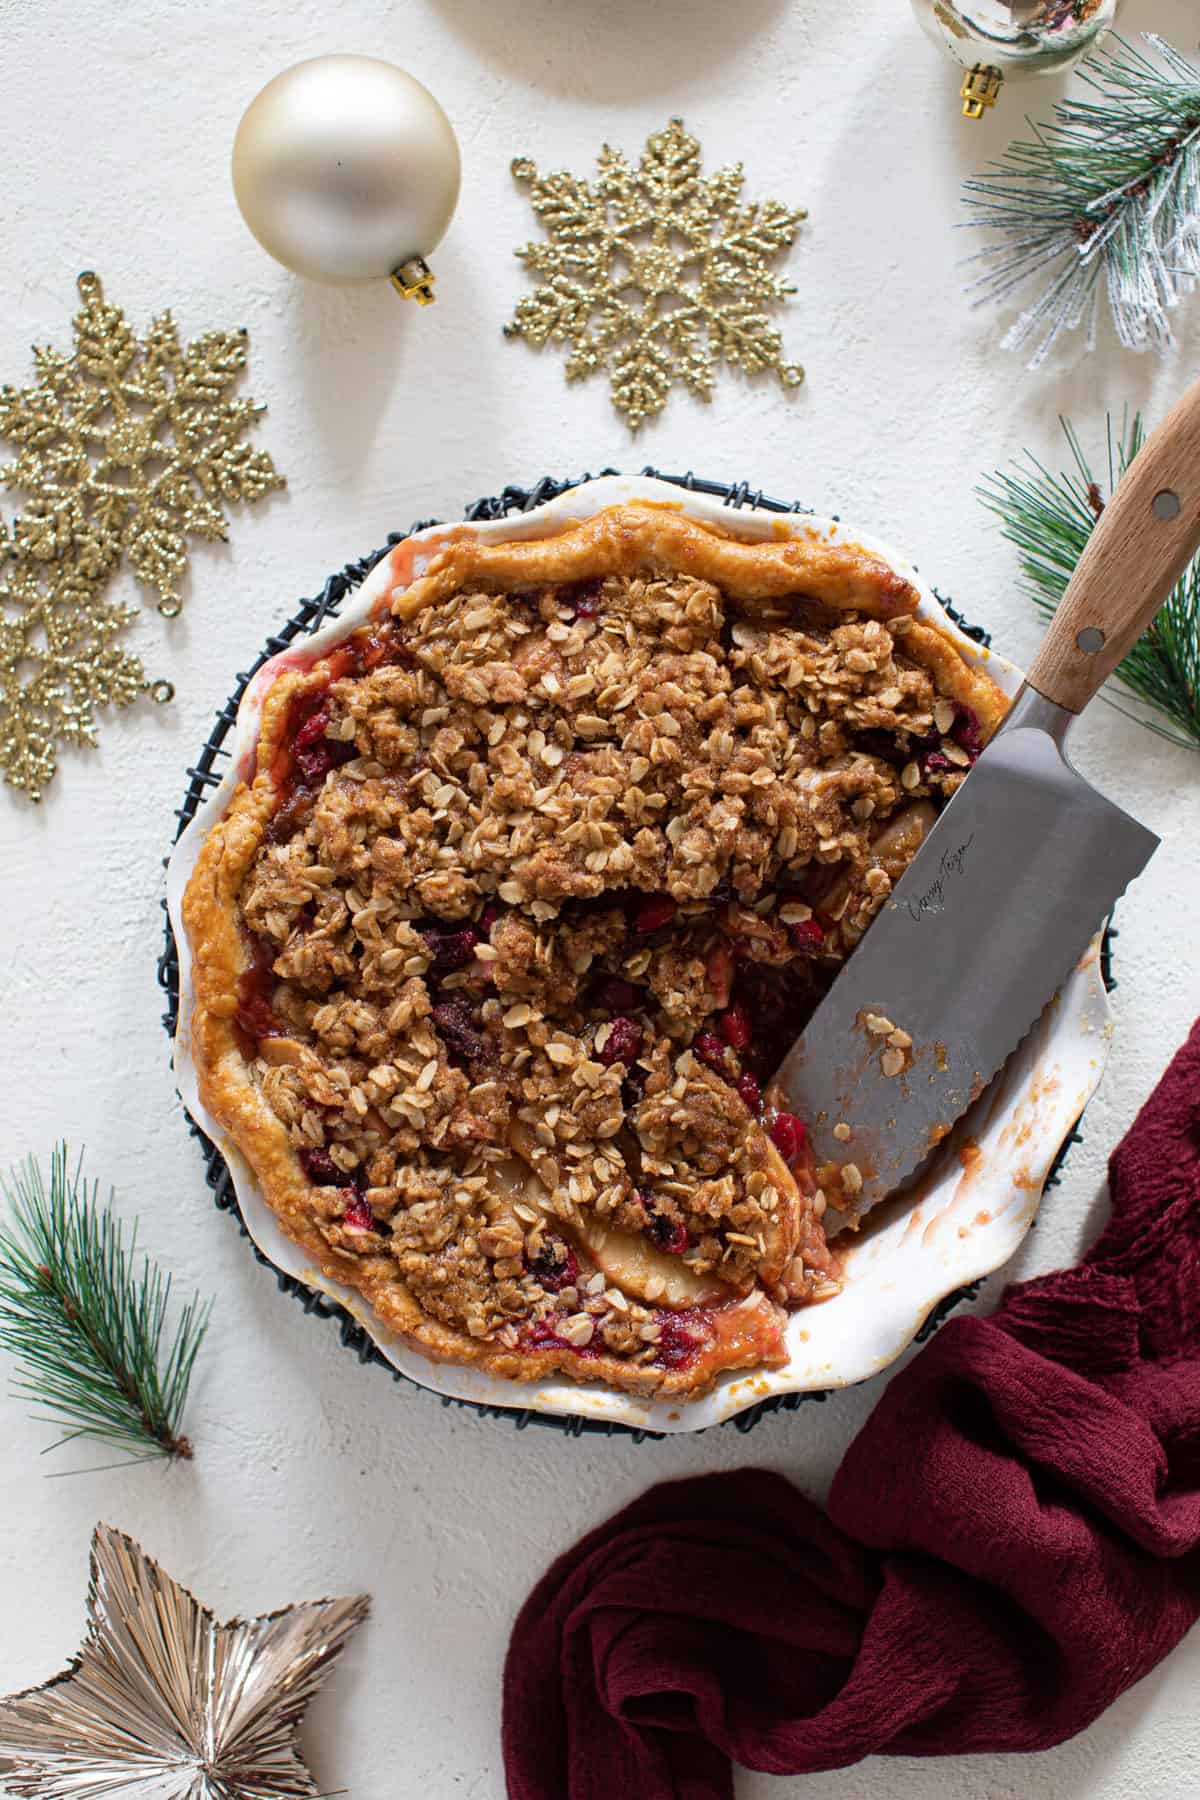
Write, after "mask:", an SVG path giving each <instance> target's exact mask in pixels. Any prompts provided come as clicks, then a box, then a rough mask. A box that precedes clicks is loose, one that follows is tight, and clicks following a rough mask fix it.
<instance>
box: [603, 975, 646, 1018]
mask: <svg viewBox="0 0 1200 1800" xmlns="http://www.w3.org/2000/svg"><path fill="white" fill-rule="evenodd" d="M640 998H641V996H640V994H639V993H638V990H637V988H635V987H634V985H633V983H632V981H622V980H621V977H620V976H619V975H608V976H606V977H605V978H604V980H603V981H600V982H598V983H597V985H596V990H595V992H594V994H593V995H592V1005H593V1006H598V1007H600V1008H602V1010H603V1011H604V1012H606V1013H608V1014H609V1016H610V1017H612V1016H613V1015H614V1014H615V1013H629V1012H632V1011H633V1009H634V1007H635V1006H636V1005H637V1004H638V1001H639V1000H640Z"/></svg>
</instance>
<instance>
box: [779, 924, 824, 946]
mask: <svg viewBox="0 0 1200 1800" xmlns="http://www.w3.org/2000/svg"><path fill="white" fill-rule="evenodd" d="M788 937H789V938H790V939H791V942H792V948H793V950H800V951H803V952H804V953H805V954H806V955H815V954H816V953H817V951H819V950H820V949H821V948H822V946H823V945H824V943H825V927H824V926H823V925H822V924H821V922H820V921H819V920H818V919H805V920H803V921H802V923H800V924H798V925H789V927H788Z"/></svg>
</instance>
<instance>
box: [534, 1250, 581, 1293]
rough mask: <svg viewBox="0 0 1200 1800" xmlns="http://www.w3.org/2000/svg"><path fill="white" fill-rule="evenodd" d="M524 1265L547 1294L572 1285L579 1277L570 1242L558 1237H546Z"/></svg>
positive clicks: (577, 1262)
mask: <svg viewBox="0 0 1200 1800" xmlns="http://www.w3.org/2000/svg"><path fill="white" fill-rule="evenodd" d="M525 1266H526V1268H527V1269H528V1270H529V1273H530V1274H531V1275H535V1276H536V1277H537V1279H538V1280H539V1281H540V1282H541V1284H542V1286H543V1287H544V1288H545V1290H546V1292H547V1293H548V1294H558V1293H561V1292H562V1290H563V1288H567V1287H574V1286H575V1283H576V1282H577V1281H578V1279H579V1260H578V1258H577V1257H576V1255H575V1252H574V1251H573V1250H572V1248H571V1246H570V1244H568V1243H565V1242H564V1240H563V1239H562V1238H560V1237H548V1238H547V1239H546V1240H545V1242H544V1243H543V1245H542V1247H541V1249H540V1250H539V1251H538V1253H537V1255H536V1256H535V1257H533V1258H531V1259H527V1260H526V1264H525Z"/></svg>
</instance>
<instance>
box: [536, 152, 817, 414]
mask: <svg viewBox="0 0 1200 1800" xmlns="http://www.w3.org/2000/svg"><path fill="white" fill-rule="evenodd" d="M597 164H598V174H597V177H596V180H595V182H594V183H589V182H588V181H585V180H584V179H582V178H581V177H579V176H575V175H572V174H570V173H569V172H568V171H567V170H565V169H563V170H559V171H558V172H557V173H556V174H551V175H539V174H538V171H537V169H536V167H535V165H534V164H533V163H532V162H530V161H529V160H528V159H527V158H523V157H519V158H517V160H516V161H515V162H514V163H513V165H512V172H513V175H514V176H515V177H516V179H517V180H518V181H520V182H524V183H527V184H528V185H529V188H530V200H531V203H532V206H533V210H534V211H535V213H537V215H538V217H539V218H540V219H541V221H542V223H543V225H544V226H545V228H546V231H547V232H548V234H549V235H548V237H547V238H546V239H544V240H542V241H540V242H538V243H530V244H526V245H524V246H523V247H522V248H521V249H520V250H518V251H517V255H518V256H519V257H520V259H521V260H522V262H524V263H526V264H527V265H528V267H529V268H530V269H531V270H533V272H534V273H535V274H536V275H538V276H539V277H541V285H540V286H539V287H538V288H537V289H536V290H535V291H534V292H533V293H532V294H529V295H526V297H525V298H524V299H522V300H520V301H519V302H518V303H517V309H516V314H515V316H514V317H513V319H512V321H511V322H510V323H509V324H508V325H506V326H505V328H504V329H505V334H506V335H507V336H509V337H524V338H527V339H528V340H529V342H530V343H531V344H536V345H538V346H541V345H543V344H546V343H554V344H571V345H573V346H574V349H573V353H572V355H571V356H570V357H569V358H568V361H567V365H566V374H567V379H568V381H579V380H582V379H584V378H585V377H586V376H588V375H592V374H595V373H596V371H597V370H600V369H604V370H607V371H608V374H609V380H610V385H611V389H612V399H613V405H614V406H615V407H616V408H617V409H618V411H619V412H622V413H624V414H625V417H626V419H627V421H628V423H629V425H630V427H631V429H633V430H634V431H636V430H637V429H638V427H639V426H640V425H642V424H643V423H644V422H645V420H647V419H649V418H653V417H654V415H655V414H656V413H659V412H661V411H662V409H663V406H664V404H665V403H666V398H667V395H668V393H669V391H670V389H671V388H672V386H673V385H674V384H675V383H676V382H682V383H683V384H684V385H685V386H686V387H688V388H690V389H691V391H692V393H693V394H696V395H697V396H698V397H699V398H700V399H701V400H710V399H711V398H712V390H713V377H714V367H715V364H717V363H719V362H725V363H728V364H730V365H732V366H736V367H740V368H742V369H745V370H746V371H747V372H748V373H750V374H755V373H757V372H759V371H760V370H763V369H772V370H774V372H775V374H776V375H777V377H778V378H779V381H780V383H781V385H782V386H783V387H785V388H794V387H798V386H799V385H800V383H801V382H802V381H803V379H804V371H803V369H802V368H800V366H799V364H797V363H790V362H786V361H785V360H784V354H783V340H782V338H781V336H780V333H779V332H778V330H777V329H776V328H775V326H774V325H772V324H771V322H770V319H769V318H768V317H767V314H766V312H765V311H764V308H765V307H767V306H771V305H777V304H779V303H780V302H781V301H783V300H785V299H786V298H787V297H788V295H789V294H794V293H795V291H796V290H795V288H794V287H793V286H792V284H791V283H790V282H787V281H784V280H783V279H782V278H781V277H780V276H779V275H776V274H774V273H773V272H772V270H771V268H770V266H769V265H770V264H771V262H772V261H773V259H774V258H776V257H778V256H779V255H781V254H782V252H783V251H785V250H787V249H789V248H790V246H791V245H792V244H793V243H794V242H795V239H796V233H797V232H798V230H799V228H800V223H801V221H802V220H803V219H804V218H806V217H807V214H806V213H804V212H803V211H800V210H796V211H793V210H791V209H789V208H788V207H786V206H784V205H782V204H781V202H779V201H777V200H763V201H758V202H755V203H753V204H750V205H744V204H743V203H742V199H741V192H742V185H743V182H744V179H745V177H744V174H743V170H742V165H741V164H740V163H733V164H731V165H729V166H728V167H726V168H723V169H718V170H717V172H716V174H715V175H710V176H708V177H704V176H702V175H701V173H700V145H699V144H698V143H697V141H696V139H695V138H694V137H692V136H691V135H690V134H689V133H688V132H687V131H685V130H684V127H683V120H682V119H672V120H671V121H670V123H669V124H668V126H667V128H666V130H665V131H659V132H656V133H654V135H653V136H652V137H650V138H649V139H648V140H647V144H646V150H645V154H644V155H643V157H642V159H641V162H640V163H639V164H638V165H637V167H636V168H635V167H633V166H632V165H631V164H630V163H628V162H627V161H626V160H625V157H624V156H623V155H622V154H621V152H620V151H619V150H611V149H609V147H608V145H607V144H606V145H605V146H604V148H603V149H602V150H601V152H600V155H599V157H598V158H597Z"/></svg>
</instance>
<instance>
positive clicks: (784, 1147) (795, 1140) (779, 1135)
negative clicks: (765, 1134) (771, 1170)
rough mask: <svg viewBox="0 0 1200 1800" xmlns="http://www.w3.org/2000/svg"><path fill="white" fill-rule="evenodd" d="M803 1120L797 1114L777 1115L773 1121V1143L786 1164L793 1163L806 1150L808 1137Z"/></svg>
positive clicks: (782, 1113)
mask: <svg viewBox="0 0 1200 1800" xmlns="http://www.w3.org/2000/svg"><path fill="white" fill-rule="evenodd" d="M806 1135H807V1134H806V1132H805V1129H804V1121H803V1119H798V1118H797V1117H796V1115H795V1113H789V1112H781V1113H776V1115H775V1117H774V1119H773V1120H772V1121H771V1142H772V1143H773V1144H774V1146H775V1148H776V1149H777V1150H778V1152H779V1154H780V1156H782V1158H783V1160H784V1162H785V1163H793V1162H795V1160H796V1158H797V1157H798V1156H799V1155H800V1153H801V1151H802V1150H803V1149H804V1139H805V1136H806Z"/></svg>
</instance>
